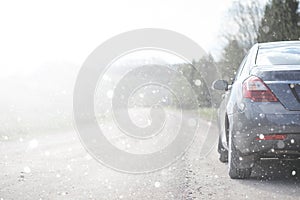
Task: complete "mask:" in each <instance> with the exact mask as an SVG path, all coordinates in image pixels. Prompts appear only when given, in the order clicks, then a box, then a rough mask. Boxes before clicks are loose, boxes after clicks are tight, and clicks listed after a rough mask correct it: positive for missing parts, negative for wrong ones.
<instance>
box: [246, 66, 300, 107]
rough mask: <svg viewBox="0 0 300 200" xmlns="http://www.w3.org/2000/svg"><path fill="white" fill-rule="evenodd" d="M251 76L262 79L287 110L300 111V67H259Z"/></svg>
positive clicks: (255, 68) (252, 71)
mask: <svg viewBox="0 0 300 200" xmlns="http://www.w3.org/2000/svg"><path fill="white" fill-rule="evenodd" d="M251 75H255V76H257V77H259V78H260V79H262V80H263V81H264V83H265V84H266V85H267V86H268V87H269V88H270V89H271V91H272V92H273V94H274V95H275V96H276V97H277V98H278V100H279V101H280V102H281V103H282V104H283V106H284V107H285V108H286V109H288V110H291V111H299V110H300V65H287V66H257V67H253V69H252V70H251Z"/></svg>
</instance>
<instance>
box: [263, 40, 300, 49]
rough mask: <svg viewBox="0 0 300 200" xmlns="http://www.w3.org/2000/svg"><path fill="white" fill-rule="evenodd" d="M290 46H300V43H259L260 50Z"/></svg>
mask: <svg viewBox="0 0 300 200" xmlns="http://www.w3.org/2000/svg"><path fill="white" fill-rule="evenodd" d="M288 46H300V41H298V40H297V41H279V42H265V43H259V44H258V47H259V48H277V47H288Z"/></svg>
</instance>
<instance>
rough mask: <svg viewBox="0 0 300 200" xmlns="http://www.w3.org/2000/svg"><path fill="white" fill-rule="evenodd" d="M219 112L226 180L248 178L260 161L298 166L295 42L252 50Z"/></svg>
mask: <svg viewBox="0 0 300 200" xmlns="http://www.w3.org/2000/svg"><path fill="white" fill-rule="evenodd" d="M213 88H214V89H217V90H224V91H225V95H223V98H224V99H223V101H222V103H221V105H220V108H219V112H218V114H219V130H220V136H219V145H218V151H219V153H220V160H221V161H222V162H227V161H228V162H229V164H228V166H229V176H230V177H231V178H240V179H243V178H248V177H249V176H250V175H251V170H252V168H253V166H254V164H255V162H256V161H258V160H259V159H262V158H272V159H273V158H274V159H294V160H297V161H300V159H299V158H300V41H286V42H271V43H261V44H256V45H254V46H253V47H252V48H251V49H250V51H249V52H248V54H247V55H246V56H245V58H244V60H243V61H242V63H241V65H240V67H239V70H238V72H237V74H236V77H235V80H234V82H233V83H232V84H230V85H229V83H228V82H226V81H224V80H217V81H215V82H214V83H213Z"/></svg>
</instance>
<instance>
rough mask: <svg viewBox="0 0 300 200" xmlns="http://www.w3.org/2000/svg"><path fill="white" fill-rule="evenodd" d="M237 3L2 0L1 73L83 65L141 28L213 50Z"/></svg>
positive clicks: (222, 0)
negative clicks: (169, 33)
mask: <svg viewBox="0 0 300 200" xmlns="http://www.w3.org/2000/svg"><path fill="white" fill-rule="evenodd" d="M231 1H232V0H208V1H201V0H151V1H150V0H148V1H146V0H126V1H124V0H107V1H91V0H87V1H74V0H72V1H62V0H52V1H40V0H36V1H34V0H29V1H14V0H12V1H1V3H0V27H1V29H0V36H1V37H0V55H1V59H0V68H1V75H2V76H7V75H9V74H12V73H18V72H19V73H20V72H21V73H26V71H28V70H29V71H30V70H32V69H35V68H36V67H39V66H40V65H41V64H42V63H45V62H49V61H50V62H56V61H64V62H70V63H74V64H76V65H81V64H82V63H83V62H84V60H85V59H86V57H87V56H88V55H89V53H91V51H92V50H94V49H95V48H96V47H97V46H98V45H100V44H101V43H102V42H104V41H105V40H107V39H109V38H110V37H112V36H114V35H117V34H119V33H122V32H125V31H129V30H132V29H137V28H164V29H170V30H173V31H177V32H180V33H182V34H184V35H186V36H188V37H190V38H191V39H193V40H194V41H196V42H197V43H198V44H200V45H201V46H202V47H203V48H204V49H205V50H206V51H209V50H210V49H211V48H212V47H214V46H216V45H217V44H216V40H215V39H216V37H217V36H218V30H219V26H220V20H221V18H222V14H223V13H224V11H226V9H227V8H228V6H229V5H230V2H231Z"/></svg>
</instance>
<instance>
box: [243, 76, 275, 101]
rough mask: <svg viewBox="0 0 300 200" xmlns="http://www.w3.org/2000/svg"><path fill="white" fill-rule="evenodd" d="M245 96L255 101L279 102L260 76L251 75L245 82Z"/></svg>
mask: <svg viewBox="0 0 300 200" xmlns="http://www.w3.org/2000/svg"><path fill="white" fill-rule="evenodd" d="M243 97H244V98H248V99H251V100H252V101H254V102H277V101H278V99H277V98H276V97H275V95H274V94H273V93H272V91H271V90H270V89H269V88H268V86H267V85H266V84H265V83H264V82H263V81H262V80H261V79H260V78H258V77H256V76H251V77H249V78H248V79H246V80H245V81H244V83H243Z"/></svg>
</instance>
